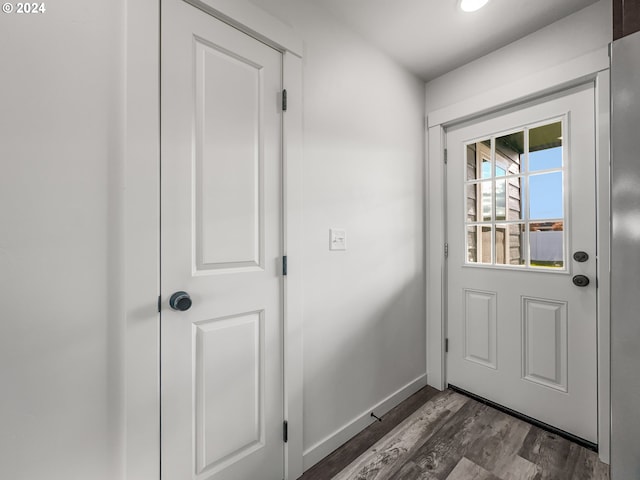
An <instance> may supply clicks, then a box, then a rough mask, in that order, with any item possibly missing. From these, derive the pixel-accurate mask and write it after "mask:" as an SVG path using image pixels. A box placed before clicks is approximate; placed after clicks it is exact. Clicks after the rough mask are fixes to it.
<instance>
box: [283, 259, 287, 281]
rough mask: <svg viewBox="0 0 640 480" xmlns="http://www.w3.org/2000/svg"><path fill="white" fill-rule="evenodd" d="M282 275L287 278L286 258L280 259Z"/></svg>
mask: <svg viewBox="0 0 640 480" xmlns="http://www.w3.org/2000/svg"><path fill="white" fill-rule="evenodd" d="M282 275H283V276H285V277H286V276H287V256H286V255H284V256H283V257H282Z"/></svg>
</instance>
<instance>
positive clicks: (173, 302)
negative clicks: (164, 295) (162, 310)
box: [169, 292, 191, 312]
mask: <svg viewBox="0 0 640 480" xmlns="http://www.w3.org/2000/svg"><path fill="white" fill-rule="evenodd" d="M169 306H170V307H171V308H173V309H174V310H179V311H181V312H184V311H185V310H189V309H190V308H191V297H190V296H189V294H188V293H187V292H176V293H174V294H173V295H171V298H170V299H169Z"/></svg>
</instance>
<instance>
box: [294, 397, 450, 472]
mask: <svg viewBox="0 0 640 480" xmlns="http://www.w3.org/2000/svg"><path fill="white" fill-rule="evenodd" d="M440 394H441V392H439V391H438V390H436V389H435V388H432V387H429V386H427V387H424V388H422V389H421V390H419V391H418V392H416V393H414V394H413V395H411V396H410V397H409V398H408V399H406V400H405V401H404V402H402V403H401V404H400V405H398V406H397V407H395V408H393V409H391V410H390V411H389V412H387V413H386V414H385V415H384V416H383V417H382V422H378V421H375V422H373V423H372V424H371V425H369V426H368V427H367V428H366V429H364V430H363V431H362V432H360V433H359V434H358V435H356V436H355V437H354V438H352V439H351V440H349V441H348V442H347V443H345V444H344V445H342V446H341V447H340V448H338V449H337V450H335V451H334V452H332V453H331V454H329V455H328V456H327V457H326V458H324V459H323V460H322V461H321V462H320V463H318V464H316V465H314V466H313V467H311V468H310V469H309V470H307V471H306V472H305V473H304V475H302V477H300V478H299V480H328V479H330V478H333V476H334V475H336V474H337V473H338V472H340V471H341V470H342V469H344V468H345V467H347V466H348V465H349V464H350V463H352V462H353V461H354V460H356V459H357V458H358V457H359V456H360V455H362V454H363V453H364V452H366V451H367V450H368V449H369V448H370V447H371V446H373V445H374V444H375V443H376V442H377V441H378V440H380V439H381V438H384V436H385V435H386V434H388V433H389V432H390V431H391V430H393V429H394V428H396V426H397V425H398V424H400V423H402V422H403V421H404V420H405V419H406V418H407V417H409V416H410V415H411V414H413V413H414V412H415V411H416V410H418V409H419V408H421V407H423V406H424V405H425V404H426V403H427V402H428V401H429V400H431V399H432V398H433V397H435V396H437V395H440Z"/></svg>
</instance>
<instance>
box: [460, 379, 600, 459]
mask: <svg viewBox="0 0 640 480" xmlns="http://www.w3.org/2000/svg"><path fill="white" fill-rule="evenodd" d="M447 386H448V388H450V389H451V390H453V391H454V392H458V393H460V394H462V395H465V396H467V397H469V398H472V399H474V400H476V401H478V402H480V403H484V404H485V405H487V406H489V407H491V408H495V409H496V410H499V411H501V412H504V413H506V414H507V415H511V416H512V417H515V418H517V419H520V420H522V421H525V422H527V423H530V424H531V425H534V426H536V427H538V428H541V429H542V430H546V431H547V432H551V433H553V434H555V435H558V436H559V437H562V438H566V439H567V440H569V441H571V442H573V443H576V444H578V445H580V446H581V447H584V448H588V449H589V450H593V451H594V452H597V451H598V445H597V444H595V443H593V442H590V441H589V440H585V439H584V438H580V437H578V436H576V435H574V434H572V433H569V432H565V431H564V430H560V429H559V428H557V427H554V426H553V425H549V424H548V423H544V422H541V421H540V420H536V419H535V418H532V417H529V416H527V415H525V414H523V413H520V412H516V411H515V410H511V409H510V408H507V407H505V406H503V405H500V404H499V403H495V402H492V401H491V400H487V399H486V398H484V397H480V396H478V395H476V394H475V393H471V392H469V391H467V390H464V389H462V388H460V387H456V386H455V385H451V384H450V383H449V384H448V385H447Z"/></svg>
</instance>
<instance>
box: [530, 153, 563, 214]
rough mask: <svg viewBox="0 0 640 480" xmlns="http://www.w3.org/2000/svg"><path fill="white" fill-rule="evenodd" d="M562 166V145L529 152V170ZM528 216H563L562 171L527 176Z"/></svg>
mask: <svg viewBox="0 0 640 480" xmlns="http://www.w3.org/2000/svg"><path fill="white" fill-rule="evenodd" d="M560 167H562V147H556V148H549V149H546V150H539V151H537V152H533V153H530V154H529V171H530V172H535V171H538V170H546V169H550V168H560ZM529 199H530V202H531V205H530V207H529V216H530V218H531V219H538V218H540V219H542V218H561V217H563V201H562V172H553V173H544V174H540V175H531V176H530V177H529Z"/></svg>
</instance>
